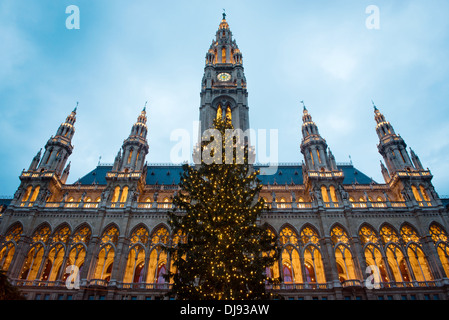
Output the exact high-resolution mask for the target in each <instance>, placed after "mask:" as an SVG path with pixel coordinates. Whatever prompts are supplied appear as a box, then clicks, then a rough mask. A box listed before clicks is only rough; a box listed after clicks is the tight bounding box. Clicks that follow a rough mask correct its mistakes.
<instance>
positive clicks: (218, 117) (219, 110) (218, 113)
mask: <svg viewBox="0 0 449 320" xmlns="http://www.w3.org/2000/svg"><path fill="white" fill-rule="evenodd" d="M216 118H217V119H223V109H222V108H221V105H218V108H217V116H216Z"/></svg>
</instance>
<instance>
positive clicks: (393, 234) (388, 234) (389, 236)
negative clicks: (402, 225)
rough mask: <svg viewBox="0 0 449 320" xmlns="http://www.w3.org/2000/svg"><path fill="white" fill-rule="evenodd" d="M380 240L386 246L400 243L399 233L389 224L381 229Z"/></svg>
mask: <svg viewBox="0 0 449 320" xmlns="http://www.w3.org/2000/svg"><path fill="white" fill-rule="evenodd" d="M380 238H381V239H382V242H383V243H384V244H388V243H389V242H392V243H399V237H398V233H397V231H396V230H395V229H394V228H393V227H391V226H390V225H387V224H386V225H383V226H382V227H381V228H380Z"/></svg>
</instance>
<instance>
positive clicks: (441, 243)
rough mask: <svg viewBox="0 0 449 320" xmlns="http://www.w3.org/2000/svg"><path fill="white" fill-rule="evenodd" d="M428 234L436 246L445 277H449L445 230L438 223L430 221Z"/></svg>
mask: <svg viewBox="0 0 449 320" xmlns="http://www.w3.org/2000/svg"><path fill="white" fill-rule="evenodd" d="M429 234H430V236H431V237H432V240H433V243H434V245H435V246H436V249H437V253H438V257H439V258H440V261H441V264H442V266H443V269H444V272H445V273H446V277H449V242H448V235H447V232H446V231H445V230H444V229H443V227H441V226H440V225H438V224H436V223H432V224H431V225H430V227H429Z"/></svg>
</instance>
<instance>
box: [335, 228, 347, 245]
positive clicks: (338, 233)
mask: <svg viewBox="0 0 449 320" xmlns="http://www.w3.org/2000/svg"><path fill="white" fill-rule="evenodd" d="M331 240H332V242H333V243H334V245H335V244H337V243H338V242H342V243H346V244H347V243H349V237H348V234H347V233H346V231H345V230H343V228H342V227H340V226H338V225H337V226H335V227H333V228H332V231H331Z"/></svg>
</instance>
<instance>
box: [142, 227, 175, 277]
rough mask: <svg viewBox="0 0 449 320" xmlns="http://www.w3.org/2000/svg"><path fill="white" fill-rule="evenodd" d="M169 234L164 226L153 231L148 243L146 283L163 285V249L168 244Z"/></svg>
mask: <svg viewBox="0 0 449 320" xmlns="http://www.w3.org/2000/svg"><path fill="white" fill-rule="evenodd" d="M169 240H170V232H169V231H168V229H167V228H166V227H165V226H163V225H162V226H159V227H156V228H155V229H154V231H153V232H152V235H151V242H150V247H151V249H150V260H149V262H148V275H147V282H148V283H159V284H161V283H165V279H164V277H163V276H164V275H165V274H166V273H167V272H166V271H167V262H168V257H167V252H166V251H165V250H164V248H165V247H166V246H167V245H168V244H169Z"/></svg>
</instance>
